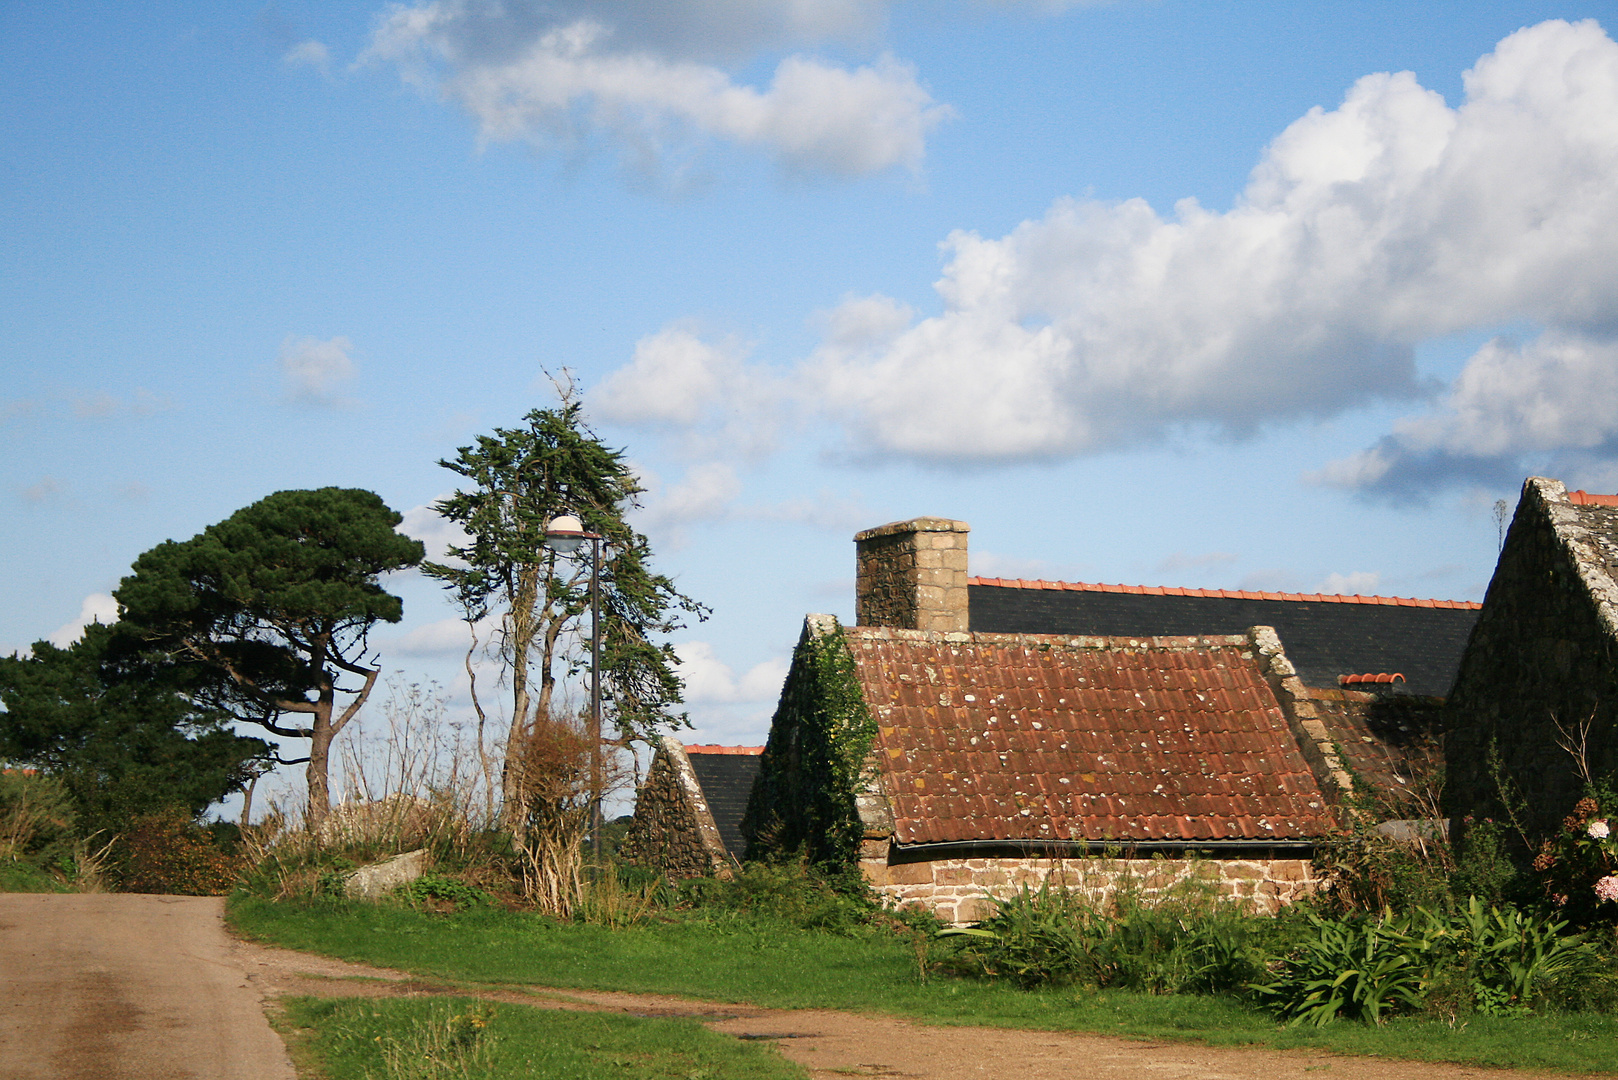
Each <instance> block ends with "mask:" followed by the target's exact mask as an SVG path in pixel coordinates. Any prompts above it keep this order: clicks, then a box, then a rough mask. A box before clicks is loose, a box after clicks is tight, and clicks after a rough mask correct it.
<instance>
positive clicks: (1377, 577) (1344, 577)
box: [1316, 570, 1382, 596]
mask: <svg viewBox="0 0 1618 1080" xmlns="http://www.w3.org/2000/svg"><path fill="white" fill-rule="evenodd" d="M1381 583H1382V575H1381V574H1379V573H1377V572H1376V571H1375V570H1356V571H1354V572H1353V573H1351V574H1327V575H1326V580H1325V581H1322V582H1321V583H1320V587H1319V588H1318V589H1317V590H1316V591H1317V592H1323V593H1328V594H1332V595H1340V596H1375V595H1376V589H1377V586H1378V585H1380V584H1381Z"/></svg>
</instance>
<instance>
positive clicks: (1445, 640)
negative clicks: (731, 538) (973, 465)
mask: <svg viewBox="0 0 1618 1080" xmlns="http://www.w3.org/2000/svg"><path fill="white" fill-rule="evenodd" d="M968 532H969V530H968V527H967V525H966V524H965V523H963V522H958V521H951V520H948V519H943V518H921V519H917V520H916V521H913V522H896V523H893V524H890V525H885V526H882V527H880V528H878V529H872V530H867V531H866V532H862V533H860V534H859V535H858V536H857V537H856V538H855V542H856V549H857V552H858V562H857V566H858V577H857V585H856V616H857V620H858V624H857V625H855V626H852V627H842V626H839V625H838V624H837V622H836V620H834V619H832V618H831V617H829V616H810V617H809V619H808V620H807V621H806V623H805V627H804V632H803V636H802V638H801V639H800V642H799V646H798V649H797V651H796V652H795V654H794V658H793V664H792V667H791V670H790V673H789V674H788V677H787V681H786V685H785V687H784V688H783V692H782V698H781V703H780V706H779V708H778V710H777V712H776V716H775V719H774V721H773V723H772V726H771V731H770V738H769V743H768V745H767V746H766V747H765V750H764V754H763V757H762V760H761V763H760V773H759V779H758V782H757V784H756V785H755V787H754V791H753V797H752V801H751V803H750V805H749V808H748V813H747V820H746V822H745V823H744V831H745V832H747V833H748V835H749V839H750V841H751V842H752V847H751V848H750V850H751V851H753V852H754V853H764V852H766V851H770V850H775V851H790V850H794V849H796V848H804V849H808V850H809V851H810V853H811V854H813V855H816V856H818V857H833V858H858V860H859V865H860V867H861V869H862V870H863V872H864V873H865V875H866V877H867V878H868V879H869V880H870V881H871V883H872V885H873V886H874V887H875V888H876V889H877V890H878V891H879V892H881V893H883V894H885V895H887V896H888V897H890V898H891V899H893V900H894V901H895V902H900V903H919V904H923V905H926V906H929V907H931V908H933V909H934V910H935V911H936V912H937V913H938V914H939V915H940V916H941V917H942V918H945V919H946V920H949V921H954V922H966V921H973V920H975V919H977V918H980V917H982V916H983V915H984V914H986V913H987V908H986V905H985V903H984V897H985V896H986V895H1004V894H1005V893H1006V892H1009V891H1012V890H1014V889H1016V888H1017V887H1019V886H1020V885H1022V884H1025V883H1026V884H1037V883H1038V882H1041V881H1046V880H1049V881H1052V882H1055V883H1058V884H1063V885H1068V886H1071V887H1078V888H1086V889H1090V890H1092V891H1097V892H1102V893H1104V892H1106V891H1107V890H1109V889H1113V888H1116V887H1119V886H1121V885H1124V884H1125V883H1128V884H1129V885H1130V887H1134V888H1140V889H1144V890H1146V891H1148V892H1150V891H1154V890H1161V889H1163V888H1167V887H1169V886H1170V885H1171V884H1172V883H1173V882H1175V881H1178V880H1180V879H1182V878H1184V877H1186V876H1188V875H1193V874H1201V875H1206V876H1208V877H1209V878H1211V879H1212V881H1213V884H1214V886H1215V887H1216V888H1217V889H1219V890H1220V891H1222V892H1223V893H1225V894H1226V895H1230V896H1234V897H1238V898H1241V899H1244V900H1248V901H1250V902H1251V903H1252V904H1253V905H1254V906H1255V907H1256V908H1258V909H1260V910H1273V909H1274V908H1275V907H1276V906H1277V905H1279V904H1281V903H1285V902H1287V901H1288V900H1290V899H1292V898H1293V897H1295V896H1297V895H1299V894H1300V893H1301V892H1303V891H1306V890H1308V889H1309V888H1311V887H1312V886H1313V884H1314V882H1313V870H1312V868H1311V865H1310V860H1311V858H1312V856H1313V855H1314V853H1315V851H1316V849H1317V847H1318V846H1319V844H1320V843H1321V842H1322V841H1323V840H1325V839H1327V838H1329V837H1331V836H1333V835H1335V834H1337V833H1338V832H1339V831H1340V830H1341V828H1342V821H1343V818H1342V811H1341V806H1342V805H1343V803H1344V802H1345V801H1346V800H1348V799H1350V798H1351V797H1352V798H1356V799H1359V797H1362V796H1367V795H1372V794H1376V795H1381V794H1384V793H1386V794H1388V795H1390V796H1393V795H1396V794H1398V793H1402V792H1404V791H1405V790H1407V789H1409V788H1410V787H1412V786H1414V784H1413V781H1414V780H1415V779H1416V777H1417V774H1418V773H1419V772H1420V771H1421V770H1423V769H1424V768H1425V767H1426V766H1427V765H1428V764H1430V763H1431V761H1432V760H1433V758H1434V756H1435V754H1436V752H1437V731H1436V723H1435V721H1436V718H1437V706H1438V705H1439V703H1440V700H1439V698H1438V697H1437V695H1441V694H1442V693H1444V692H1445V691H1447V690H1448V687H1449V681H1450V678H1451V677H1452V675H1453V673H1454V670H1455V666H1456V665H1457V663H1458V661H1459V656H1460V652H1461V649H1462V647H1463V646H1464V642H1465V640H1466V635H1467V633H1468V632H1469V631H1470V629H1471V625H1472V622H1473V621H1474V620H1475V619H1476V617H1477V605H1473V604H1465V603H1461V602H1454V601H1431V600H1426V601H1423V600H1407V599H1402V598H1391V597H1341V596H1322V595H1315V594H1304V595H1295V594H1272V593H1245V592H1242V593H1237V592H1211V591H1203V590H1187V589H1166V588H1146V587H1125V586H1099V585H1096V586H1092V585H1085V584H1080V583H1064V582H1031V581H1005V580H1001V579H983V578H972V577H970V576H969V574H968V569H967V564H966V559H967V537H968ZM1294 642H1296V643H1297V648H1298V651H1299V652H1300V653H1301V654H1302V656H1303V659H1302V660H1299V659H1295V658H1294V657H1293V655H1292V653H1293V648H1294V645H1293V643H1294ZM1356 785H1358V786H1356ZM1359 801H1363V799H1359ZM1395 801H1396V800H1395ZM1388 816H1390V817H1402V816H1410V815H1408V814H1399V813H1390V814H1389V815H1388Z"/></svg>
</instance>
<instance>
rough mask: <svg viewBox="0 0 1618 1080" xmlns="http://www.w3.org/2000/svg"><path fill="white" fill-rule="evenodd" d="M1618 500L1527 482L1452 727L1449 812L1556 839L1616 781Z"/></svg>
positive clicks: (1455, 698)
mask: <svg viewBox="0 0 1618 1080" xmlns="http://www.w3.org/2000/svg"><path fill="white" fill-rule="evenodd" d="M1615 568H1618V495H1591V494H1587V493H1586V492H1583V491H1572V492H1570V491H1568V490H1567V488H1566V487H1564V486H1563V485H1562V484H1561V483H1560V482H1559V481H1556V480H1548V479H1545V478H1543V477H1530V478H1529V479H1528V480H1527V481H1526V482H1525V483H1524V484H1523V490H1522V497H1521V498H1520V499H1519V500H1518V503H1517V510H1516V514H1515V515H1514V517H1513V518H1512V522H1511V528H1510V530H1509V531H1508V532H1507V533H1506V537H1505V543H1504V544H1503V545H1502V547H1501V551H1500V561H1499V563H1498V564H1497V565H1496V567H1495V572H1494V578H1493V580H1491V581H1490V582H1489V590H1488V592H1487V594H1486V595H1485V596H1484V600H1483V610H1482V613H1481V614H1480V616H1479V618H1478V621H1477V626H1476V627H1475V628H1474V629H1473V631H1472V635H1471V640H1470V642H1469V643H1468V645H1467V648H1466V653H1465V656H1464V658H1463V659H1462V661H1461V664H1460V672H1459V674H1458V676H1457V678H1456V681H1455V688H1454V690H1453V692H1452V693H1451V694H1450V696H1449V699H1448V702H1447V706H1446V710H1445V712H1446V715H1445V723H1446V727H1447V729H1448V734H1447V738H1446V746H1445V756H1446V760H1447V781H1446V787H1445V799H1446V808H1447V809H1448V810H1449V811H1450V813H1451V814H1452V815H1453V816H1454V817H1456V818H1464V817H1466V816H1467V815H1475V816H1477V817H1485V816H1490V817H1497V816H1502V815H1503V814H1504V805H1503V804H1504V801H1505V800H1506V799H1510V800H1511V802H1512V803H1514V804H1516V808H1515V813H1516V814H1517V815H1518V816H1519V817H1520V820H1521V823H1522V825H1523V826H1524V828H1525V830H1526V831H1528V832H1529V833H1531V834H1532V833H1547V832H1550V831H1552V830H1554V829H1555V828H1556V827H1557V825H1558V824H1559V823H1560V821H1561V820H1562V818H1563V817H1564V816H1565V815H1567V814H1568V813H1569V812H1570V811H1571V810H1572V807H1573V804H1574V803H1575V802H1577V801H1578V799H1579V798H1580V797H1581V795H1582V794H1583V788H1584V784H1585V782H1586V780H1588V779H1597V780H1599V779H1600V778H1602V777H1604V776H1611V775H1613V774H1615V773H1618V739H1615V735H1618V731H1615V728H1614V724H1615V720H1618V570H1615Z"/></svg>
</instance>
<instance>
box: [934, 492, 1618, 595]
mask: <svg viewBox="0 0 1618 1080" xmlns="http://www.w3.org/2000/svg"><path fill="white" fill-rule="evenodd" d="M1596 497H1597V496H1592V498H1596ZM1599 498H1603V499H1607V498H1610V499H1612V500H1613V502H1612V503H1611V504H1610V505H1614V506H1618V495H1612V496H1606V495H1603V496H1599ZM1599 505H1608V504H1606V503H1601V504H1599ZM966 583H967V584H968V585H987V586H991V587H995V588H1003V589H1069V590H1073V591H1076V592H1107V593H1128V594H1131V595H1144V596H1191V597H1206V598H1213V599H1225V600H1270V601H1274V602H1283V603H1285V602H1290V603H1299V602H1307V603H1319V604H1377V605H1382V606H1386V607H1420V608H1434V607H1441V608H1459V609H1465V610H1471V611H1477V610H1479V609H1481V608H1482V607H1483V605H1482V604H1480V603H1478V602H1476V601H1474V600H1438V599H1426V598H1419V597H1413V596H1361V595H1360V594H1359V593H1355V594H1354V595H1353V596H1347V595H1344V594H1341V593H1274V592H1253V591H1250V590H1247V589H1191V588H1182V587H1180V586H1176V585H1107V584H1103V583H1101V582H1089V581H1043V580H1038V579H1030V578H1016V579H1012V578H986V577H969V578H967V579H966Z"/></svg>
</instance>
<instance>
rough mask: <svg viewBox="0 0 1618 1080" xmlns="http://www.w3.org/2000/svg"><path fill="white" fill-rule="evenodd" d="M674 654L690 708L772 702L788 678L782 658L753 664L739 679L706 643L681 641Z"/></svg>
mask: <svg viewBox="0 0 1618 1080" xmlns="http://www.w3.org/2000/svg"><path fill="white" fill-rule="evenodd" d="M674 651H675V653H676V655H678V657H679V669H680V678H681V679H682V680H684V682H685V700H686V703H687V704H691V705H720V704H724V705H728V704H735V703H738V702H762V701H773V700H774V699H775V698H776V697H778V696H779V695H780V693H781V684H782V683H783V682H785V681H786V677H787V666H788V664H787V659H786V658H785V657H776V658H773V659H770V660H764V661H762V662H760V663H757V664H754V665H753V666H752V667H750V668H748V669H747V671H746V672H745V673H743V674H742V675H740V676H738V675H737V674H736V672H735V671H734V670H733V669H732V668H731V666H730V665H729V664H727V663H725V662H724V661H723V660H721V659H719V656H718V654H717V653H715V652H714V648H713V646H712V645H710V644H708V643H707V642H705V641H686V642H681V643H680V644H678V645H676V646H675V647H674Z"/></svg>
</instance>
